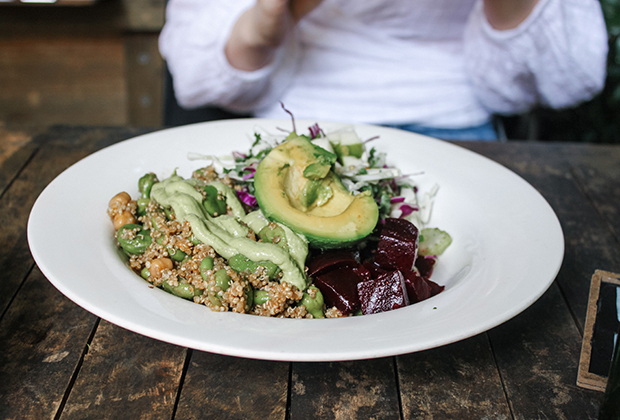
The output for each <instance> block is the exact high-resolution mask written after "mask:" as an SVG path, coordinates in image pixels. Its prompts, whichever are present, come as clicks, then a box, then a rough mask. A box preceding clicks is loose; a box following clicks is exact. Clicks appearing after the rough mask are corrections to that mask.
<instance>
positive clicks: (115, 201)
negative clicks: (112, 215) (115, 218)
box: [108, 191, 131, 209]
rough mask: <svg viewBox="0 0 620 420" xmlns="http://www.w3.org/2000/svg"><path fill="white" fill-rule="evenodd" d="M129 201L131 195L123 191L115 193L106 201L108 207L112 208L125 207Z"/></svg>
mask: <svg viewBox="0 0 620 420" xmlns="http://www.w3.org/2000/svg"><path fill="white" fill-rule="evenodd" d="M130 201H131V196H130V195H129V194H128V193H126V192H125V191H123V192H119V193H118V194H116V195H115V196H114V197H112V199H111V200H110V202H109V203H108V207H109V208H111V209H114V208H122V207H125V206H126V205H127V204H129V202H130Z"/></svg>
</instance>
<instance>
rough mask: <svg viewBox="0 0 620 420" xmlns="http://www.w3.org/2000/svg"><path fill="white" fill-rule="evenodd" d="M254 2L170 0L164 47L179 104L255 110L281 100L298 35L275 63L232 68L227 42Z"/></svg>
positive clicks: (163, 39) (162, 44)
mask: <svg viewBox="0 0 620 420" xmlns="http://www.w3.org/2000/svg"><path fill="white" fill-rule="evenodd" d="M252 4H253V1H252V0H237V1H221V0H170V1H169V2H168V6H167V8H166V23H165V25H164V28H163V29H162V32H161V35H160V37H159V49H160V52H161V54H162V57H163V58H164V60H166V63H167V65H168V68H169V69H170V73H171V74H172V79H173V84H174V90H175V94H176V97H177V101H178V102H179V104H180V105H181V106H183V107H185V108H195V107H199V106H203V105H217V106H222V107H225V108H228V109H230V110H233V111H238V112H253V111H256V110H258V109H261V108H262V107H266V106H268V105H269V104H271V103H273V102H274V101H277V100H278V99H277V98H279V96H280V94H281V93H282V91H283V90H284V89H285V87H286V86H287V84H288V81H289V80H290V78H291V77H292V71H293V67H294V63H295V61H296V60H295V55H296V48H295V43H296V40H295V36H291V37H289V40H288V41H287V42H286V43H285V45H283V46H282V47H281V48H280V49H279V50H278V52H277V54H276V57H275V59H274V61H273V62H272V63H271V64H269V65H268V66H266V67H263V68H261V69H259V70H256V71H242V70H238V69H235V68H234V67H232V66H231V65H230V64H229V63H228V60H227V59H226V56H225V54H224V46H225V44H226V40H227V39H228V36H229V34H230V31H231V29H232V27H233V25H234V24H235V22H236V21H237V19H238V18H239V16H240V15H241V14H242V13H243V12H244V11H245V10H246V9H247V8H249V7H250V6H251V5H252Z"/></svg>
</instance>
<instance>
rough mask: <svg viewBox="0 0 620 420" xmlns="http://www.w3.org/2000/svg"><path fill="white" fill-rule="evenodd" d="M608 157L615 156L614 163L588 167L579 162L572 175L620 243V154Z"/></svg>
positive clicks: (612, 154)
mask: <svg viewBox="0 0 620 420" xmlns="http://www.w3.org/2000/svg"><path fill="white" fill-rule="evenodd" d="M608 156H614V158H615V159H614V162H613V163H611V164H610V163H604V162H597V163H596V164H594V165H587V166H586V165H584V164H583V163H582V162H579V163H576V164H575V165H574V166H573V167H572V171H571V173H572V175H573V176H574V177H575V179H577V181H578V182H579V184H580V185H581V186H582V188H584V189H585V193H586V195H587V196H588V198H589V199H590V200H592V204H593V205H594V207H595V208H596V210H597V211H598V212H599V214H600V215H601V216H602V217H603V218H604V220H605V222H606V224H607V226H608V227H609V229H610V230H611V231H612V232H613V234H614V236H615V238H616V241H618V242H620V217H619V216H620V215H619V214H618V209H620V153H609V155H608Z"/></svg>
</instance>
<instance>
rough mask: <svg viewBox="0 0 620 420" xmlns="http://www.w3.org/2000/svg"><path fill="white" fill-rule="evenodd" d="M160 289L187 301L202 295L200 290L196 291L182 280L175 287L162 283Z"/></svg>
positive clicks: (165, 282) (166, 282)
mask: <svg viewBox="0 0 620 420" xmlns="http://www.w3.org/2000/svg"><path fill="white" fill-rule="evenodd" d="M162 287H163V288H164V290H165V291H166V292H168V293H172V294H173V295H175V296H178V297H181V298H183V299H188V300H193V299H194V296H200V295H201V294H202V290H200V289H196V288H195V287H194V286H192V285H191V284H189V283H187V282H186V281H184V280H181V281H180V282H179V284H178V285H177V286H171V285H170V284H169V283H168V281H164V282H163V283H162Z"/></svg>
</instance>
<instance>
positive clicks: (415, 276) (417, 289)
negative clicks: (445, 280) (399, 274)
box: [403, 271, 432, 303]
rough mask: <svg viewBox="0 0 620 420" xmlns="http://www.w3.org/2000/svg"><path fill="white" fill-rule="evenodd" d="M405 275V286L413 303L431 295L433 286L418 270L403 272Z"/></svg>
mask: <svg viewBox="0 0 620 420" xmlns="http://www.w3.org/2000/svg"><path fill="white" fill-rule="evenodd" d="M403 275H404V277H405V286H406V288H407V295H408V296H409V301H410V302H411V303H416V302H421V301H423V300H425V299H428V298H429V297H431V295H432V293H431V286H430V285H429V284H428V282H427V281H426V280H425V279H424V278H423V277H422V276H421V275H420V274H419V273H417V272H416V271H406V272H404V273H403Z"/></svg>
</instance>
